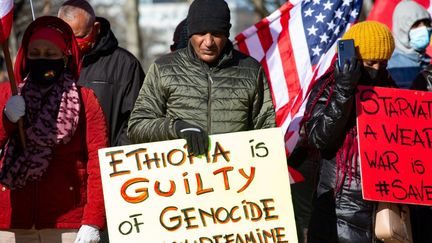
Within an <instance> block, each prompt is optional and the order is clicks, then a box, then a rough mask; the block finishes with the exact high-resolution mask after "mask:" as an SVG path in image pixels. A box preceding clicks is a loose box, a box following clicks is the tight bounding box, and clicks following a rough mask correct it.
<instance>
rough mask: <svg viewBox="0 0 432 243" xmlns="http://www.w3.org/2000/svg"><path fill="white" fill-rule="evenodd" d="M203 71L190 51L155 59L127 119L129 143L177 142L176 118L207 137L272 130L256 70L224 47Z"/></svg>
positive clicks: (265, 89)
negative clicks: (174, 125)
mask: <svg viewBox="0 0 432 243" xmlns="http://www.w3.org/2000/svg"><path fill="white" fill-rule="evenodd" d="M221 55H222V56H221V58H220V60H219V62H218V64H217V65H216V66H214V67H209V66H208V65H207V64H206V63H204V62H202V61H201V60H199V59H198V58H197V57H196V55H195V54H194V52H193V48H192V46H190V44H189V46H188V47H187V48H184V49H181V50H179V51H177V52H173V53H170V54H167V55H165V56H162V57H160V58H159V59H158V60H156V61H155V63H153V64H152V65H151V66H150V69H149V71H148V73H147V76H146V78H145V80H144V84H143V86H142V88H141V90H140V93H139V96H138V99H137V100H136V103H135V107H134V109H133V111H132V114H131V116H130V119H129V126H128V135H129V138H130V139H131V141H132V142H133V143H143V142H152V141H161V140H169V139H175V138H179V137H178V136H177V135H176V132H175V130H174V127H173V123H174V121H175V120H176V119H182V120H184V121H186V122H189V123H191V124H195V125H198V126H200V127H202V128H203V129H204V130H205V131H207V132H208V134H217V133H228V132H237V131H246V130H253V129H260V128H269V127H274V126H275V113H274V107H273V103H272V100H271V94H270V90H269V87H268V84H267V79H266V77H265V74H264V71H263V69H262V67H261V65H260V64H259V63H258V62H257V61H256V60H255V59H253V58H251V57H249V56H246V55H244V54H242V53H240V52H238V51H236V50H234V49H233V47H232V44H231V43H230V42H228V43H227V45H226V47H225V49H224V51H223V52H222V54H221Z"/></svg>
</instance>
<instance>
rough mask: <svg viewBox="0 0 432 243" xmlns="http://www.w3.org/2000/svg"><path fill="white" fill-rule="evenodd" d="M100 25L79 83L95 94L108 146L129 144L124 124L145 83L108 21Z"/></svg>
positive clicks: (138, 64) (139, 66)
mask: <svg viewBox="0 0 432 243" xmlns="http://www.w3.org/2000/svg"><path fill="white" fill-rule="evenodd" d="M97 21H98V22H99V23H100V24H101V30H100V33H99V35H98V42H97V43H96V45H95V47H93V49H92V50H91V52H90V53H88V54H87V55H85V56H84V57H83V60H82V64H81V73H80V76H79V80H78V84H80V85H82V86H85V87H89V88H91V89H93V91H94V92H95V94H96V96H97V98H98V100H99V102H100V104H101V106H102V109H103V111H104V113H105V117H106V119H107V124H108V129H109V130H108V135H109V142H110V146H119V145H126V144H130V141H129V139H128V138H127V123H128V120H129V116H130V113H131V111H132V108H133V106H134V104H135V100H136V98H137V97H138V92H139V90H140V88H141V86H142V83H143V81H144V71H143V70H142V68H141V64H140V62H139V61H138V59H136V57H134V56H133V55H132V54H131V53H129V52H128V51H127V50H125V49H123V48H121V47H119V46H118V42H117V39H116V37H115V36H114V33H112V31H111V28H110V24H109V22H108V21H107V20H106V19H104V18H99V17H98V18H97Z"/></svg>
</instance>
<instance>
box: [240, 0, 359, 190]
mask: <svg viewBox="0 0 432 243" xmlns="http://www.w3.org/2000/svg"><path fill="white" fill-rule="evenodd" d="M361 5H362V1H361V0H327V1H326V0H304V1H299V0H290V1H288V2H287V3H286V4H284V5H283V6H282V7H281V8H280V9H278V10H277V11H276V12H274V13H272V14H271V15H270V16H268V17H267V18H265V19H263V20H261V21H260V22H259V23H257V24H255V25H254V26H252V27H250V28H248V29H246V30H245V31H243V32H242V33H240V34H239V35H238V36H236V40H237V44H238V48H239V50H240V51H242V52H244V53H246V54H248V55H250V56H252V57H254V58H255V59H257V60H258V61H260V62H261V64H262V66H263V67H264V69H265V71H266V74H267V77H268V80H269V84H270V88H271V91H272V96H273V102H274V105H275V109H276V124H277V126H279V127H282V129H283V131H284V132H285V147H286V150H287V154H288V155H289V154H290V153H291V152H292V150H293V149H294V148H295V145H296V143H297V141H298V138H299V125H300V121H301V120H302V118H303V113H304V110H305V106H306V103H307V102H306V100H307V98H308V95H309V92H310V90H311V88H312V86H313V85H314V84H315V81H316V79H317V78H319V77H320V76H321V75H322V74H324V73H325V72H326V71H327V69H328V68H329V67H330V65H332V63H333V61H334V58H335V52H336V40H337V39H338V38H340V37H341V36H342V35H343V33H345V31H346V30H347V29H348V28H349V27H350V26H351V25H352V23H354V22H356V21H357V18H358V16H359V13H360V8H361ZM290 176H291V182H292V183H295V182H298V181H299V180H301V177H299V176H298V174H297V173H295V172H294V171H292V170H290Z"/></svg>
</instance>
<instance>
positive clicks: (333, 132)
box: [306, 71, 373, 243]
mask: <svg viewBox="0 0 432 243" xmlns="http://www.w3.org/2000/svg"><path fill="white" fill-rule="evenodd" d="M326 83H328V85H327V86H325V87H324V92H323V93H322V96H321V97H320V98H319V100H318V102H317V103H316V105H315V107H314V109H313V111H312V113H311V114H312V115H311V117H310V119H309V120H308V121H307V122H306V128H307V131H308V139H309V143H310V144H311V145H313V146H315V147H316V148H318V149H319V150H320V153H321V159H320V169H319V180H318V185H317V189H316V199H315V202H314V210H313V213H312V216H311V221H310V225H309V229H308V234H309V240H308V242H311V243H315V242H320V243H321V242H327V243H336V242H339V243H345V242H346V243H369V242H371V241H372V238H373V233H372V223H373V222H372V212H373V203H372V202H369V201H365V200H363V199H362V191H361V183H360V166H359V163H358V162H357V163H354V164H356V165H357V167H355V168H353V171H352V176H353V177H352V181H351V183H348V180H349V177H348V176H347V175H343V174H340V175H339V178H342V180H343V183H342V186H341V188H340V190H339V191H338V192H335V190H336V186H335V184H336V153H337V151H338V150H339V148H340V147H341V146H342V144H343V142H344V140H345V136H346V134H347V132H348V131H349V130H350V129H352V128H353V127H354V126H355V125H356V113H355V96H354V94H345V93H344V92H343V91H342V90H339V89H337V88H333V87H334V83H335V82H334V75H333V71H329V72H328V73H327V74H325V75H324V76H323V77H322V78H321V79H320V80H318V83H317V84H316V85H315V87H314V89H313V91H312V93H311V95H310V97H312V98H311V99H309V102H308V105H307V107H308V108H307V109H311V108H310V107H311V104H312V102H313V100H314V97H316V96H317V94H318V93H319V90H321V88H323V86H324V85H325V84H326ZM355 159H357V160H358V158H355ZM347 163H349V162H347Z"/></svg>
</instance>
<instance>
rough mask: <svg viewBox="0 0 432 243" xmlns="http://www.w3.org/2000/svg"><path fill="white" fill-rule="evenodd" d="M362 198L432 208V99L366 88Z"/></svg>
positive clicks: (362, 97)
mask: <svg viewBox="0 0 432 243" xmlns="http://www.w3.org/2000/svg"><path fill="white" fill-rule="evenodd" d="M356 98H357V114H358V138H359V144H360V155H361V176H362V187H363V197H364V198H365V199H369V200H375V201H387V202H397V203H402V202H403V203H412V204H424V205H432V166H431V163H432V122H431V121H432V93H428V92H420V91H410V90H400V89H390V88H378V87H374V88H372V87H367V86H361V87H360V88H359V93H358V94H357V97H356Z"/></svg>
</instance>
